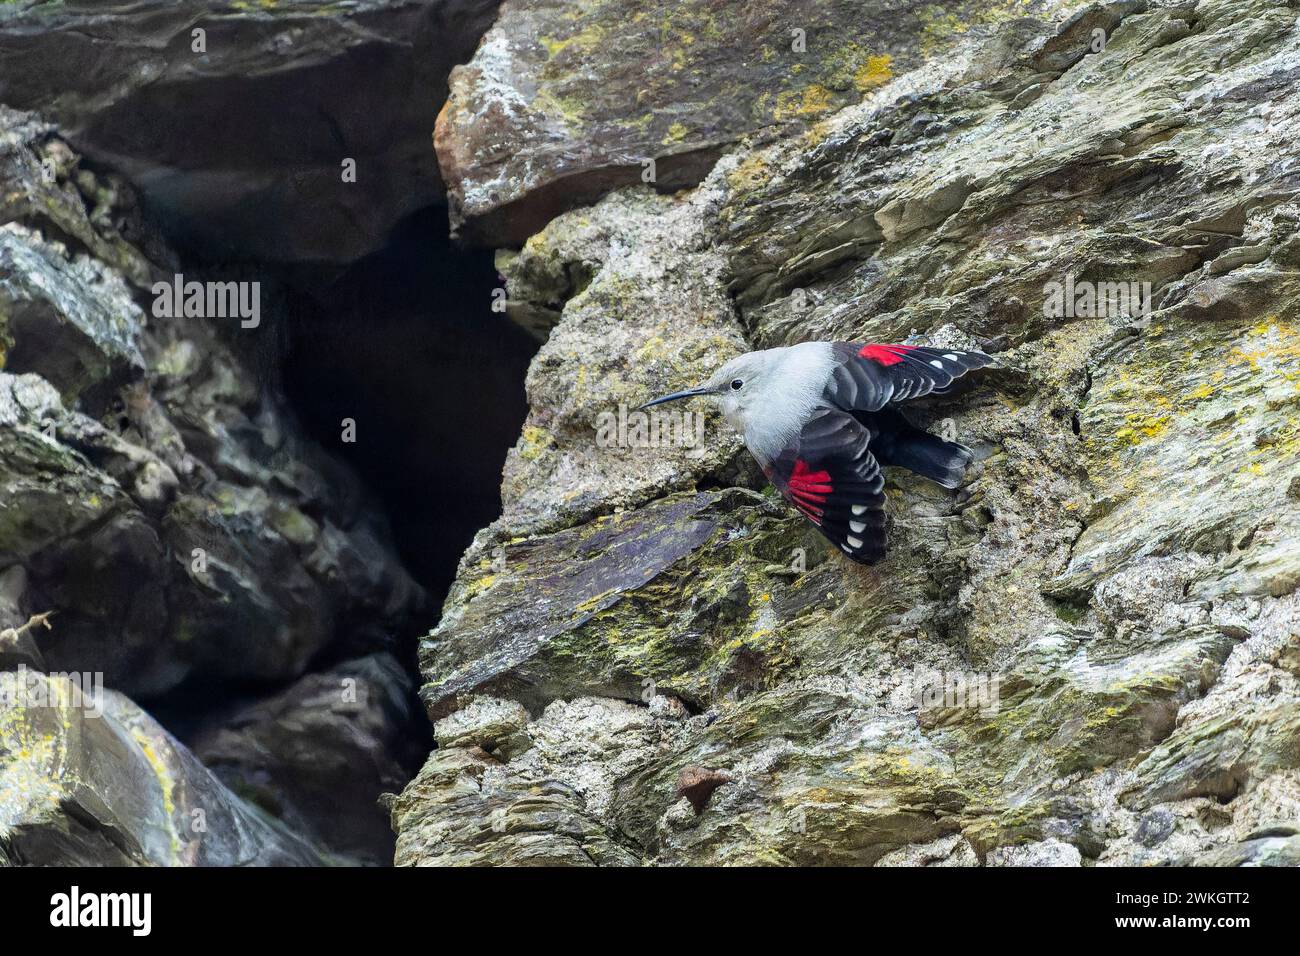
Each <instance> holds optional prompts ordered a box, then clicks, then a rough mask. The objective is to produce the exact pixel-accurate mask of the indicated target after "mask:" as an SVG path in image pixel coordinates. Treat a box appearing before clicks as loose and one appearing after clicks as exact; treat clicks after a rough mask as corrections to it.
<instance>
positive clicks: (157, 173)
mask: <svg viewBox="0 0 1300 956" xmlns="http://www.w3.org/2000/svg"><path fill="white" fill-rule="evenodd" d="M496 6H497V3H496V0H436V2H429V0H350V2H348V3H334V2H329V0H275V2H260V3H243V2H235V3H230V2H224V0H181V2H174V0H144V2H129V3H128V2H120V0H61V2H47V0H35V2H24V3H6V4H3V5H0V59H3V60H4V62H5V69H4V70H3V71H0V103H4V104H5V105H7V106H11V107H14V108H17V109H24V110H32V111H37V112H40V113H41V114H42V115H43V116H44V117H45V118H46V119H48V120H51V121H53V122H56V123H58V124H59V126H60V128H61V130H62V131H63V133H64V135H65V137H66V138H67V139H68V140H69V142H71V143H72V145H73V146H74V147H75V148H76V149H77V150H78V151H79V152H81V153H82V154H84V155H86V156H87V157H89V158H91V159H93V160H94V161H96V162H97V163H100V164H104V165H108V166H111V167H112V168H114V169H116V170H118V171H119V172H122V173H124V174H125V175H127V176H128V177H129V178H130V179H131V180H132V181H133V182H135V183H137V184H138V185H139V186H141V187H142V188H143V189H144V191H145V192H146V194H147V196H148V198H149V201H150V206H151V211H152V212H154V213H155V214H157V215H158V216H160V217H162V218H163V219H164V220H165V221H166V222H167V224H168V227H169V232H170V234H171V235H172V236H173V238H175V239H177V240H178V241H181V242H183V244H184V245H185V246H187V247H193V248H197V249H201V250H203V251H204V252H205V253H206V254H207V255H209V256H211V257H214V258H219V259H239V260H248V259H259V260H262V261H278V262H285V261H288V262H321V261H325V262H348V261H351V260H353V259H356V258H358V257H360V256H362V255H365V254H366V253H367V252H370V251H373V250H374V249H376V248H379V247H380V246H382V245H383V243H384V241H385V239H386V236H387V234H388V231H389V230H390V229H391V228H392V227H393V226H394V225H395V224H396V223H397V222H398V221H399V220H400V219H401V218H402V217H403V216H406V215H408V214H410V213H412V212H414V211H416V210H418V209H421V208H423V207H425V206H428V205H430V204H431V203H436V202H439V201H440V200H441V198H442V195H443V186H442V182H441V179H440V177H439V174H438V165H437V162H436V160H435V158H434V156H433V154H432V152H431V151H430V149H429V134H430V131H431V130H432V128H433V122H434V119H435V117H436V115H437V110H438V104H439V103H441V102H442V100H443V99H444V97H445V96H446V91H447V74H448V72H449V70H450V69H451V66H452V65H453V64H455V63H462V62H464V61H465V60H466V59H467V58H468V57H469V56H470V55H471V54H472V53H473V52H474V45H475V43H477V42H478V39H479V37H480V36H482V34H483V32H484V31H485V30H486V29H487V28H488V26H489V25H490V24H491V22H492V18H493V16H494V15H495V13H496ZM196 29H198V30H203V31H204V37H203V48H202V49H201V50H200V49H195V44H196V40H195V37H194V31H195V30H196ZM286 103H291V104H293V106H292V108H290V109H285V108H284V106H285V104H286ZM344 159H352V160H354V161H355V163H356V176H355V180H354V181H351V182H347V181H345V180H344V178H343V168H342V163H343V160H344Z"/></svg>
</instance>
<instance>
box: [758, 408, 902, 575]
mask: <svg viewBox="0 0 1300 956" xmlns="http://www.w3.org/2000/svg"><path fill="white" fill-rule="evenodd" d="M871 438H872V434H871V432H870V430H868V429H867V428H866V427H864V426H863V424H862V423H861V422H859V421H858V420H857V419H855V418H854V417H853V416H852V415H849V414H847V413H846V412H844V411H842V410H841V409H838V408H835V407H833V406H829V405H825V406H821V407H819V408H818V409H815V410H814V411H813V414H812V415H811V416H810V417H809V419H808V421H807V422H806V423H805V424H804V427H803V429H802V430H801V431H800V433H799V438H798V441H797V442H796V443H795V445H794V446H793V447H791V448H788V449H786V450H785V451H784V452H783V453H782V454H781V456H780V457H779V458H777V460H776V461H774V462H773V463H772V465H771V468H770V469H769V477H770V478H771V479H772V483H773V484H774V485H776V487H777V490H778V491H780V492H781V494H782V495H784V496H785V499H786V500H787V501H789V502H790V503H791V504H792V505H794V506H795V508H797V509H798V510H799V511H800V512H801V513H802V514H803V515H804V517H806V518H808V520H809V521H811V522H812V523H813V524H815V525H817V527H818V528H819V529H820V530H821V533H822V534H823V535H825V536H826V538H827V539H828V540H829V541H830V542H831V543H833V544H835V545H836V546H838V547H839V548H840V550H842V551H843V552H844V553H845V554H847V555H848V556H849V557H850V558H852V559H853V560H854V561H858V562H861V563H863V564H874V563H876V562H877V561H879V560H880V559H881V558H883V557H884V556H885V510H884V508H885V493H884V486H885V478H884V476H883V475H882V474H881V472H880V463H879V462H877V461H876V458H875V456H874V455H872V453H871V449H870V444H871Z"/></svg>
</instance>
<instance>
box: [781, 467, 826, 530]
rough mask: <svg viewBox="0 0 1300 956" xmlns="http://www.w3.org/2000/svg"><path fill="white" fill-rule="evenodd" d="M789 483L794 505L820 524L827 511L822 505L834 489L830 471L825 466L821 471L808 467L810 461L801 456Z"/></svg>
mask: <svg viewBox="0 0 1300 956" xmlns="http://www.w3.org/2000/svg"><path fill="white" fill-rule="evenodd" d="M787 484H788V485H789V488H790V500H791V502H792V503H793V504H794V506H795V507H796V508H798V509H799V510H800V511H802V512H803V513H804V515H805V516H807V518H808V520H809V521H811V522H812V523H813V524H815V525H820V524H821V523H822V515H823V514H824V513H825V510H824V509H823V508H822V507H821V506H822V505H825V504H826V496H827V495H829V494H830V493H831V491H832V490H833V488H832V483H831V476H830V472H828V471H827V470H826V469H824V468H823V469H822V470H821V471H813V470H812V469H811V468H809V467H808V462H806V461H804V460H803V459H802V458H800V459H799V460H798V461H796V462H795V463H794V470H793V471H792V472H790V478H789V480H788V481H787Z"/></svg>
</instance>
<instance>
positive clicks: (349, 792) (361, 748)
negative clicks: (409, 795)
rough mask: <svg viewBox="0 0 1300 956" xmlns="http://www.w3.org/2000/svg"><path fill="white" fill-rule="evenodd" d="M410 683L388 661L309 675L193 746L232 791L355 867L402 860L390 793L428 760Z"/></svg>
mask: <svg viewBox="0 0 1300 956" xmlns="http://www.w3.org/2000/svg"><path fill="white" fill-rule="evenodd" d="M411 691H412V687H411V680H410V677H409V676H408V675H407V674H406V673H405V672H404V671H403V670H402V667H401V665H400V664H398V662H397V661H396V660H395V659H394V658H393V657H392V656H391V655H388V654H375V655H371V656H369V657H365V658H360V659H358V660H355V661H348V662H346V663H343V664H340V665H338V666H336V667H333V668H331V669H330V670H328V671H322V672H319V673H314V674H309V675H307V676H305V677H302V678H300V679H299V680H298V681H296V682H295V683H294V684H292V685H291V686H289V687H288V688H287V689H285V690H283V691H281V692H280V693H278V694H275V695H272V696H270V697H266V698H262V699H260V700H256V701H252V702H249V703H246V704H243V705H241V706H238V707H235V708H233V709H231V712H230V713H228V714H225V715H222V716H216V717H208V718H205V720H204V721H203V727H202V729H201V730H199V731H198V732H197V733H195V734H193V735H191V736H190V739H189V743H190V746H191V748H192V750H193V752H194V754H195V755H196V756H197V757H198V758H199V759H200V760H201V761H202V762H203V765H204V766H205V767H207V768H208V769H209V770H211V771H212V773H213V774H214V775H216V777H217V778H218V779H220V780H221V781H222V782H223V783H224V784H226V786H228V787H229V788H230V789H231V790H232V791H234V792H235V793H238V794H239V795H240V796H241V797H243V799H245V800H246V801H248V802H251V803H253V804H255V805H257V806H258V807H260V808H261V809H262V810H264V811H265V812H266V813H267V814H268V815H270V816H272V817H274V818H276V819H278V820H281V821H283V822H284V824H285V825H286V826H287V827H288V828H289V829H291V830H292V831H293V832H295V833H300V834H304V835H306V836H307V837H308V838H310V839H311V840H312V841H313V842H315V843H316V844H317V845H319V846H321V847H323V848H328V850H329V851H330V852H331V853H333V854H335V855H337V856H338V857H340V858H342V859H345V860H355V861H360V862H364V863H369V864H372V865H373V864H387V863H390V862H391V861H392V855H393V835H392V830H391V829H390V828H389V826H388V818H387V814H386V813H385V812H384V811H383V810H382V809H381V808H380V807H379V805H378V804H377V800H378V798H379V796H380V794H382V793H385V792H388V791H394V790H399V789H401V787H402V786H404V785H405V784H406V782H407V781H408V780H409V779H410V778H411V776H412V774H413V772H414V770H415V766H413V765H412V764H413V763H414V764H415V765H416V766H418V761H419V758H420V752H419V751H420V736H419V735H418V733H417V732H416V730H415V728H414V725H413V718H416V717H417V716H420V717H422V715H419V714H418V709H417V708H414V707H413V706H412V702H413V695H412V693H411Z"/></svg>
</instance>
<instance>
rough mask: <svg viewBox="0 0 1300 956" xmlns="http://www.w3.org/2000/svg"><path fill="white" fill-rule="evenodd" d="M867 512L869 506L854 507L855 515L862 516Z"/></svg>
mask: <svg viewBox="0 0 1300 956" xmlns="http://www.w3.org/2000/svg"><path fill="white" fill-rule="evenodd" d="M866 510H867V506H866V505H854V506H853V513H854V514H855V515H860V514H862V513H863V512H864V511H866Z"/></svg>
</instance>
